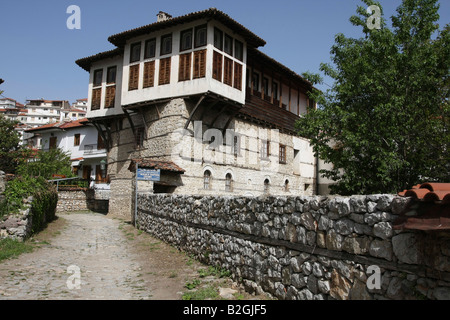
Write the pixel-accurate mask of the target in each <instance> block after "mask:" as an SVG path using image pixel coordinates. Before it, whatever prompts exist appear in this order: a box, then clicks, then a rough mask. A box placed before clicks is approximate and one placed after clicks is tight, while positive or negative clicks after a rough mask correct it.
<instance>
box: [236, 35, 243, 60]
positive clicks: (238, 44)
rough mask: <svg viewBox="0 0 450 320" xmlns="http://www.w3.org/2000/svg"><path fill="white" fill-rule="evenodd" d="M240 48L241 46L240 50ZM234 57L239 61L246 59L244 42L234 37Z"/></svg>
mask: <svg viewBox="0 0 450 320" xmlns="http://www.w3.org/2000/svg"><path fill="white" fill-rule="evenodd" d="M238 48H240V49H239V50H238ZM234 57H235V58H236V59H238V60H239V61H244V43H243V42H241V41H239V40H237V39H234Z"/></svg>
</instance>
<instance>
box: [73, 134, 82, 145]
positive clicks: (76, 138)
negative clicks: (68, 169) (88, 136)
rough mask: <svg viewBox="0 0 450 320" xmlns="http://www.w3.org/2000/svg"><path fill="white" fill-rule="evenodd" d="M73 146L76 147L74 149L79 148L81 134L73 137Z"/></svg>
mask: <svg viewBox="0 0 450 320" xmlns="http://www.w3.org/2000/svg"><path fill="white" fill-rule="evenodd" d="M73 145H74V147H77V146H79V145H80V134H79V133H76V134H75V135H74V136H73Z"/></svg>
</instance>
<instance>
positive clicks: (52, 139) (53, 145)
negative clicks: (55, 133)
mask: <svg viewBox="0 0 450 320" xmlns="http://www.w3.org/2000/svg"><path fill="white" fill-rule="evenodd" d="M49 148H50V149H56V137H50V144H49Z"/></svg>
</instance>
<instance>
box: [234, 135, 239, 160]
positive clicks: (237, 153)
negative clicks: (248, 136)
mask: <svg viewBox="0 0 450 320" xmlns="http://www.w3.org/2000/svg"><path fill="white" fill-rule="evenodd" d="M233 154H234V155H235V156H238V155H240V154H241V137H240V136H239V135H235V136H234V137H233Z"/></svg>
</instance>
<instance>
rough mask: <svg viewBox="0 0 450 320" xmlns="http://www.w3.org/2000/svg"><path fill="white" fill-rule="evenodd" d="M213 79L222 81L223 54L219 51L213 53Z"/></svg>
mask: <svg viewBox="0 0 450 320" xmlns="http://www.w3.org/2000/svg"><path fill="white" fill-rule="evenodd" d="M213 79H216V80H218V81H220V82H222V55H221V54H220V53H218V52H217V51H214V54H213Z"/></svg>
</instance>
